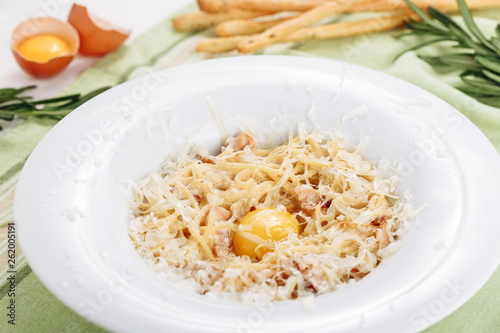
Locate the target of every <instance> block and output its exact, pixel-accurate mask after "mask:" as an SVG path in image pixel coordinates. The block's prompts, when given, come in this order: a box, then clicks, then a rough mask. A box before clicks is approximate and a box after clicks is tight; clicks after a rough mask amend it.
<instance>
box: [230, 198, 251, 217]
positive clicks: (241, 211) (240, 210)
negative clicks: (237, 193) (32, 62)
mask: <svg viewBox="0 0 500 333" xmlns="http://www.w3.org/2000/svg"><path fill="white" fill-rule="evenodd" d="M229 211H230V212H231V218H232V219H233V221H234V222H237V221H239V220H241V218H242V217H243V216H245V215H247V214H248V212H249V211H250V207H248V208H247V204H246V201H245V200H239V201H236V202H235V203H233V204H232V205H231V207H229Z"/></svg>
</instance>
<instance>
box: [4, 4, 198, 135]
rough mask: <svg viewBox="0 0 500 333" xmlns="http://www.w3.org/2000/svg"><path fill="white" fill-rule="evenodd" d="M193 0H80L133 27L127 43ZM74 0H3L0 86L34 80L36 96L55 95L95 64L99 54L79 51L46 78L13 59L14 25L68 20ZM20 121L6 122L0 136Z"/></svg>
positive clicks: (93, 10)
mask: <svg viewBox="0 0 500 333" xmlns="http://www.w3.org/2000/svg"><path fill="white" fill-rule="evenodd" d="M193 1H194V0H140V1H137V0H135V1H131V0H80V1H78V2H77V3H78V4H80V5H83V6H86V7H87V9H88V11H89V12H91V13H93V14H95V15H97V16H99V17H101V18H103V19H105V20H108V21H110V22H112V23H114V24H115V25H117V26H120V27H123V28H126V29H131V30H132V34H131V35H130V37H129V38H128V39H127V41H126V43H127V42H129V41H130V40H132V39H133V38H134V37H136V36H138V35H139V34H141V33H142V32H144V31H146V30H147V29H148V28H150V27H151V26H153V25H154V24H156V23H157V22H158V21H160V20H162V19H163V18H165V17H167V16H169V15H170V14H172V13H173V12H175V11H176V10H178V9H180V8H182V7H183V6H185V5H187V4H189V3H192V2H193ZM72 5H73V1H69V0H17V1H9V0H0V36H2V38H1V43H0V88H11V87H12V88H19V87H22V86H26V85H32V84H35V85H37V86H38V88H37V89H36V90H33V91H30V95H32V96H34V97H35V98H48V97H53V96H55V95H56V94H58V93H59V92H60V91H61V90H63V89H64V88H65V87H66V86H67V85H69V84H70V83H71V82H73V81H74V80H75V79H76V78H77V77H78V76H79V75H80V74H81V73H82V72H84V71H85V70H86V69H87V68H89V67H90V66H92V64H94V63H95V62H96V61H97V60H98V59H99V57H83V56H80V55H78V56H77V57H75V59H74V60H73V61H72V62H71V64H70V65H69V66H68V67H67V68H66V69H65V70H64V71H63V72H61V73H59V74H57V75H55V76H53V77H51V78H46V79H39V78H35V77H32V76H30V75H28V74H26V73H25V72H24V71H22V70H21V68H20V67H19V66H18V64H17V62H16V61H15V60H14V56H13V55H12V51H11V48H10V36H11V34H12V31H13V30H14V28H15V27H16V26H17V25H18V24H19V23H21V22H22V21H24V20H25V19H28V18H31V17H37V16H51V17H55V18H58V19H60V20H63V21H66V20H67V18H68V14H69V11H70V9H71V6H72ZM17 124H19V121H15V122H13V123H10V122H3V121H2V123H1V125H2V127H4V130H3V131H0V136H2V135H5V134H7V133H8V131H9V130H10V129H11V128H12V127H14V126H16V125H17Z"/></svg>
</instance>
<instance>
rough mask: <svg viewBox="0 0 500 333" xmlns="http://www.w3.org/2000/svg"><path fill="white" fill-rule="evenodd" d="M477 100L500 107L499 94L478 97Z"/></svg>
mask: <svg viewBox="0 0 500 333" xmlns="http://www.w3.org/2000/svg"><path fill="white" fill-rule="evenodd" d="M477 100H478V101H479V102H481V103H483V104H486V105H489V106H493V107H496V108H500V97H499V96H491V97H478V98H477Z"/></svg>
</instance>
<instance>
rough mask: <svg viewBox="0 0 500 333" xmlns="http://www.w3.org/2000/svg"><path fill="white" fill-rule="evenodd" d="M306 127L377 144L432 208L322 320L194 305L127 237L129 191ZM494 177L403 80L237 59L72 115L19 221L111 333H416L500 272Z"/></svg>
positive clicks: (480, 143) (179, 71)
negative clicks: (187, 160) (202, 150)
mask: <svg viewBox="0 0 500 333" xmlns="http://www.w3.org/2000/svg"><path fill="white" fill-rule="evenodd" d="M207 96H208V97H209V99H210V100H211V101H213V104H214V105H215V106H216V108H217V109H218V110H219V111H218V112H217V111H213V110H212V109H211V108H210V107H209V103H208V102H207ZM218 116H220V119H219V120H220V121H217V118H218ZM297 119H302V121H301V122H303V123H304V124H306V127H308V128H309V129H311V128H312V127H314V124H316V125H319V126H321V127H323V128H332V129H333V128H335V126H336V124H337V123H341V125H342V128H343V132H344V134H345V135H346V137H347V140H348V142H350V143H351V145H352V146H355V145H357V144H358V142H359V140H360V138H361V136H363V137H366V138H367V139H368V140H367V141H366V154H365V156H366V157H367V158H369V159H375V160H379V159H381V158H388V159H389V160H391V161H399V162H400V163H401V164H402V166H403V183H402V187H401V190H402V191H404V190H409V191H410V192H411V193H412V194H413V196H414V201H415V206H416V207H419V206H421V205H424V204H427V205H428V208H427V209H426V210H425V211H423V212H422V213H421V214H420V216H419V217H420V223H419V224H418V225H415V226H413V227H412V228H411V229H410V231H409V232H408V233H407V235H406V236H405V237H404V239H403V240H402V248H401V250H400V251H399V252H397V253H396V254H395V255H394V256H392V257H391V258H389V259H388V260H387V261H385V262H383V263H382V264H381V265H380V266H379V267H378V268H377V269H376V270H375V271H374V272H373V273H372V274H370V275H368V276H367V277H365V278H364V279H362V280H361V281H359V282H358V283H355V284H353V285H351V286H349V287H347V288H345V289H343V290H340V291H337V292H335V293H331V294H328V295H323V296H321V297H317V298H316V299H315V301H314V311H312V312H311V307H310V306H311V304H309V303H307V302H306V303H304V301H290V302H283V303H274V304H270V305H267V306H254V305H245V304H241V303H235V302H232V301H228V300H221V299H213V298H209V297H206V296H201V295H196V294H194V293H191V292H189V291H186V290H183V289H180V288H178V287H177V286H174V285H171V284H169V283H167V282H165V281H161V280H160V279H159V278H158V277H157V276H156V275H155V274H154V273H152V272H151V271H150V270H149V269H148V268H147V267H146V266H145V264H144V263H143V262H142V261H141V259H140V258H139V257H138V255H137V254H136V253H135V251H134V249H133V248H132V245H131V243H130V241H129V239H128V236H127V223H128V219H127V206H126V204H125V202H124V201H125V194H124V191H123V188H125V185H126V181H125V180H139V179H141V178H143V177H145V176H146V175H147V174H148V173H149V172H152V171H156V170H157V169H158V168H159V166H160V165H161V163H162V162H163V161H164V160H165V159H166V158H167V156H168V154H172V153H175V151H176V150H177V149H182V148H183V147H185V146H184V145H185V144H186V142H187V140H194V141H198V142H204V143H206V144H207V145H208V146H209V147H210V149H211V150H212V152H213V153H215V152H216V151H217V150H218V149H219V147H220V144H221V140H222V139H223V136H224V134H225V133H229V134H233V133H236V132H237V131H238V129H239V128H245V127H250V128H252V129H253V130H254V132H256V133H257V135H258V136H259V137H261V138H266V139H269V140H271V141H273V142H275V143H278V142H279V141H282V140H283V139H284V138H283V136H282V134H283V133H286V131H287V128H288V126H292V127H296V126H297ZM498 170H500V159H499V157H498V154H497V152H496V151H495V149H494V148H493V147H492V145H491V144H490V143H489V142H488V140H487V139H486V138H485V137H484V136H483V134H482V133H481V132H480V131H479V130H478V129H477V128H476V127H475V126H474V125H473V124H472V123H471V122H469V121H468V120H467V119H466V118H465V117H464V116H462V115H461V114H460V113H459V112H458V111H456V110H455V109H453V108H452V107H451V106H450V105H448V104H446V103H445V102H443V101H442V100H440V99H438V98H437V97H435V96H433V95H432V94H430V93H428V92H426V91H424V90H422V89H420V88H417V87H415V86H413V85H411V84H409V83H407V82H404V81H402V80H400V79H397V78H394V77H391V76H388V75H385V74H382V73H379V72H376V71H373V70H369V69H365V68H360V67H357V66H352V65H348V64H344V63H339V62H334V61H326V60H317V59H306V58H298V57H267V56H266V57H238V58H232V59H222V60H212V61H204V62H201V63H196V64H191V65H186V66H180V67H175V68H171V69H169V70H166V71H163V72H160V73H156V74H150V75H148V76H145V77H142V78H139V79H136V80H134V81H131V82H127V83H125V84H122V85H120V86H118V87H116V88H114V89H111V90H109V91H108V92H106V93H104V94H102V95H100V96H98V97H96V98H95V99H93V100H91V101H90V102H88V103H86V104H85V105H83V106H81V107H80V108H79V109H77V110H75V111H74V112H73V113H71V114H70V115H69V116H68V117H66V118H65V119H64V120H62V121H61V122H60V123H59V124H57V125H56V126H55V127H54V129H53V130H52V131H51V132H50V133H49V134H48V135H47V136H46V137H45V138H44V139H43V140H42V142H41V143H40V144H39V145H38V147H37V148H36V149H35V151H34V152H33V154H32V155H31V156H30V158H29V160H28V162H27V163H26V167H25V168H24V170H23V172H22V175H21V178H20V180H19V184H18V187H17V191H16V198H15V207H14V208H15V219H16V223H17V228H18V233H19V239H20V242H21V246H22V249H23V251H24V253H25V255H26V257H27V258H28V262H29V264H30V266H31V268H32V269H33V271H34V272H35V273H36V275H37V276H38V277H39V278H40V280H41V281H42V282H43V283H44V284H45V285H46V286H47V288H48V289H49V290H50V291H51V292H52V293H54V295H56V297H58V298H59V299H60V300H62V301H63V302H64V303H65V304H67V305H68V306H69V307H70V308H72V309H73V310H74V311H76V312H77V313H79V314H81V315H82V316H84V317H86V318H88V319H90V320H91V321H93V322H95V323H96V324H98V325H100V326H102V327H104V328H107V329H109V330H112V331H120V332H162V331H170V332H184V331H186V332H197V331H199V330H200V329H201V328H204V329H205V330H207V331H212V332H251V331H266V332H278V331H288V332H305V331H307V332H313V331H325V332H326V331H328V332H330V331H335V332H357V331H359V330H360V329H367V330H369V331H370V332H402V331H418V330H421V329H423V328H425V327H428V326H430V325H431V324H433V323H435V322H437V321H438V320H440V319H442V318H444V317H445V316H447V315H448V314H450V313H451V312H452V311H454V310H455V309H457V308H458V307H459V306H461V305H462V304H463V303H464V302H466V301H467V300H468V299H469V298H470V297H471V296H472V295H473V294H474V293H476V292H477V291H478V290H479V288H480V287H481V286H482V285H483V284H484V283H485V282H486V281H487V279H488V278H489V277H490V276H491V274H492V273H493V272H494V270H495V269H496V267H497V266H498V264H499V261H500V243H499V242H498V241H497V240H498V235H499V234H500V224H499V223H497V221H495V220H494V219H492V218H491V217H492V216H496V215H497V206H498V202H500V200H499V195H498V188H500V177H498V176H497V173H498Z"/></svg>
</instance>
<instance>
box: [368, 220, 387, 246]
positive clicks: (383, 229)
mask: <svg viewBox="0 0 500 333" xmlns="http://www.w3.org/2000/svg"><path fill="white" fill-rule="evenodd" d="M372 222H373V221H372ZM375 239H376V240H377V241H378V243H379V244H380V248H381V249H383V248H384V247H386V246H387V245H389V243H390V242H391V241H390V239H389V234H388V233H387V221H386V219H385V216H384V217H382V218H381V219H380V222H379V225H378V226H377V231H376V232H375Z"/></svg>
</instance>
